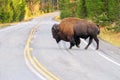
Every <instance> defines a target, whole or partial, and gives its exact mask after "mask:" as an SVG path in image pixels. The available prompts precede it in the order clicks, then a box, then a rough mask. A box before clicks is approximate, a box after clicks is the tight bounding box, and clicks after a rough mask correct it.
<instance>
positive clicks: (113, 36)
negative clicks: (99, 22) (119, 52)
mask: <svg viewBox="0 0 120 80" xmlns="http://www.w3.org/2000/svg"><path fill="white" fill-rule="evenodd" d="M100 30H101V32H100V35H99V36H100V38H102V39H103V40H105V41H107V42H110V43H111V44H113V45H115V46H118V47H120V32H119V33H115V32H111V31H108V30H106V29H105V28H104V27H102V28H101V29H100Z"/></svg>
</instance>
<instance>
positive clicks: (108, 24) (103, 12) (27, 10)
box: [0, 0, 120, 46]
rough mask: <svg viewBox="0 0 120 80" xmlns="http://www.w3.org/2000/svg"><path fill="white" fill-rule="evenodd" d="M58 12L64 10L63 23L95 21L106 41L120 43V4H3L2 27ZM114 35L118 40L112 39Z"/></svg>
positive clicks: (19, 0) (38, 0)
mask: <svg viewBox="0 0 120 80" xmlns="http://www.w3.org/2000/svg"><path fill="white" fill-rule="evenodd" d="M56 10H60V19H63V18H66V17H79V18H84V19H88V20H92V21H94V22H95V23H97V24H99V25H100V26H101V29H103V32H102V33H103V34H102V33H101V36H102V37H105V38H106V36H105V35H107V36H109V37H110V38H109V41H112V40H111V39H112V38H113V39H114V40H115V39H116V40H118V42H119V41H120V0H0V24H3V23H13V22H19V21H23V20H29V19H31V18H32V17H35V16H39V15H41V14H45V13H49V12H53V11H56ZM113 33H114V36H116V38H115V37H113V36H111V35H112V34H113ZM114 40H113V41H112V42H117V41H114ZM118 42H117V43H116V45H119V46H120V43H118Z"/></svg>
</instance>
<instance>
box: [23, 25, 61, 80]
mask: <svg viewBox="0 0 120 80" xmlns="http://www.w3.org/2000/svg"><path fill="white" fill-rule="evenodd" d="M38 28H39V24H37V25H36V26H35V27H33V28H32V30H31V31H30V34H29V37H28V39H27V43H26V45H25V49H24V59H25V62H26V64H27V66H28V67H29V68H30V69H31V70H32V71H33V72H34V73H35V74H36V75H38V76H40V75H42V76H44V77H43V79H44V80H46V79H47V80H60V79H59V78H58V77H56V76H55V75H53V74H52V73H51V72H49V71H48V70H47V69H46V68H45V67H44V66H42V64H41V63H40V62H39V61H38V59H37V58H36V57H35V56H32V55H31V53H30V52H31V50H33V49H32V48H30V45H31V41H32V40H33V36H34V33H35V31H36V30H37V29H38Z"/></svg>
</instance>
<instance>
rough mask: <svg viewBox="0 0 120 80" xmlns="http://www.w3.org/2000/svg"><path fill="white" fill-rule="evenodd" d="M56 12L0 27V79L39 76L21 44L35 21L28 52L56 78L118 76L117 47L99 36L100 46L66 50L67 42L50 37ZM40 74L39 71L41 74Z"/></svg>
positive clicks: (115, 79) (112, 78)
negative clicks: (30, 50) (30, 66)
mask: <svg viewBox="0 0 120 80" xmlns="http://www.w3.org/2000/svg"><path fill="white" fill-rule="evenodd" d="M56 15H59V12H55V13H51V14H47V15H44V16H40V17H37V18H34V19H32V20H30V21H28V22H21V23H18V24H16V25H13V26H11V27H8V28H4V29H1V30H0V80H42V79H40V78H39V77H38V76H37V75H36V74H34V73H33V72H32V71H31V70H30V69H29V68H28V66H27V65H26V62H25V59H24V48H25V45H26V41H27V39H28V36H29V33H30V31H31V29H32V28H33V27H34V26H35V25H36V24H39V26H40V27H39V28H38V29H37V31H36V32H35V34H34V39H33V41H32V43H31V45H30V47H31V48H33V50H32V52H31V55H32V56H35V57H36V58H37V59H38V60H39V62H40V63H41V64H42V65H43V66H44V67H45V68H46V69H47V70H48V71H50V72H51V73H52V74H54V75H55V76H57V77H58V78H59V79H60V80H120V76H119V75H120V48H118V47H115V46H113V45H111V44H109V43H107V42H105V41H103V40H101V39H100V49H99V50H95V46H96V44H95V43H94V42H93V44H92V45H91V46H90V47H89V48H88V50H84V47H85V46H86V43H87V41H84V40H82V42H81V44H80V48H77V47H73V49H71V50H69V49H68V47H69V43H67V42H64V41H61V42H60V43H59V44H57V43H56V42H55V40H54V39H53V38H52V34H51V27H52V25H53V24H54V23H59V22H57V21H54V20H53V18H54V16H56ZM41 75H42V74H41Z"/></svg>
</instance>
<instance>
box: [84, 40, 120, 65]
mask: <svg viewBox="0 0 120 80" xmlns="http://www.w3.org/2000/svg"><path fill="white" fill-rule="evenodd" d="M82 41H83V42H84V43H85V44H88V43H87V42H86V41H84V40H82ZM89 47H90V48H91V49H94V47H92V46H89ZM97 53H98V54H99V55H100V56H101V57H103V58H105V59H106V60H108V61H110V62H112V63H114V64H116V65H117V66H119V67H120V63H118V62H116V61H114V60H112V59H110V58H109V57H107V56H105V55H104V54H101V53H100V52H99V51H97Z"/></svg>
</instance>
